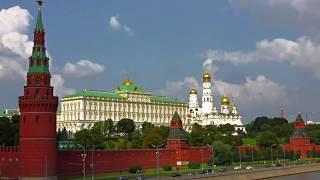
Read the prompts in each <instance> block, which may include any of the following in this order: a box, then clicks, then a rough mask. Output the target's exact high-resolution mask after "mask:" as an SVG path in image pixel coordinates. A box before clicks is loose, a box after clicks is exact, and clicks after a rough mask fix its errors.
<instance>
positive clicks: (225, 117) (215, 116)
mask: <svg viewBox="0 0 320 180" xmlns="http://www.w3.org/2000/svg"><path fill="white" fill-rule="evenodd" d="M202 80H203V91H202V98H201V106H200V105H199V101H198V91H197V90H196V89H195V88H192V89H191V91H190V93H189V104H188V108H189V109H188V110H189V115H188V118H189V120H190V122H192V124H193V123H198V124H200V125H202V126H206V125H216V126H219V125H223V124H231V125H233V126H234V127H235V130H236V131H239V130H241V131H243V132H245V128H244V126H243V124H242V122H241V116H240V115H239V113H238V110H237V107H236V105H235V103H234V101H233V100H230V98H229V97H228V96H227V95H224V96H223V97H222V98H221V100H220V111H218V109H217V107H216V103H215V101H214V97H213V95H212V86H213V82H212V78H211V75H210V73H209V72H208V71H206V72H205V73H204V75H203V78H202Z"/></svg>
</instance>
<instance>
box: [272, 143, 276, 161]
mask: <svg viewBox="0 0 320 180" xmlns="http://www.w3.org/2000/svg"><path fill="white" fill-rule="evenodd" d="M276 145H277V144H272V145H271V163H272V166H273V153H272V148H273V146H276Z"/></svg>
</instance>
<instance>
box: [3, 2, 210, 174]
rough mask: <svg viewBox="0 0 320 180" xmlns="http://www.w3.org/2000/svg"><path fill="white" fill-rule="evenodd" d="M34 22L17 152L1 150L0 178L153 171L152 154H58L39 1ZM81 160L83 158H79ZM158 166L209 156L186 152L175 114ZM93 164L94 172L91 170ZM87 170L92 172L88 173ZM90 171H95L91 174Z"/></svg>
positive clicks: (198, 151) (147, 151)
mask: <svg viewBox="0 0 320 180" xmlns="http://www.w3.org/2000/svg"><path fill="white" fill-rule="evenodd" d="M37 2H38V5H39V7H38V16H37V21H36V27H35V31H34V46H33V50H32V56H31V57H30V58H29V69H28V73H27V84H26V86H24V95H23V96H20V97H19V106H20V113H21V114H20V119H21V121H20V143H19V144H20V146H19V147H1V148H0V177H1V179H2V178H3V177H6V178H7V177H9V178H14V179H16V178H19V179H57V177H59V176H69V175H73V176H77V175H81V174H82V168H83V163H84V164H85V165H86V166H85V167H86V172H87V173H89V172H92V171H94V172H96V173H102V172H121V171H127V170H128V169H129V168H130V167H131V166H133V165H140V166H141V167H142V168H144V169H145V168H152V167H155V166H156V161H157V159H156V151H157V150H155V149H143V150H140V149H139V150H135V149H132V150H120V151H106V150H104V151H95V152H92V151H87V152H86V153H83V152H82V150H78V151H58V150H57V141H56V136H57V134H56V129H57V128H56V127H57V121H56V114H57V107H58V97H56V96H54V95H53V92H54V91H53V89H54V87H52V86H51V82H50V81H51V74H50V72H49V64H50V63H49V58H48V57H47V55H46V48H45V31H44V27H43V23H42V15H41V10H42V4H43V2H42V0H38V1H37ZM82 154H86V158H83V157H82V156H81V155H82ZM159 155H160V166H164V165H171V166H178V165H184V164H187V163H188V162H191V161H192V162H207V161H208V160H209V157H210V156H211V151H210V149H209V148H208V147H206V148H193V147H189V146H188V144H187V140H186V138H185V137H184V131H183V127H182V120H181V118H180V116H179V115H178V113H177V112H175V113H174V115H173V117H172V120H171V122H170V132H169V137H168V142H167V146H166V148H165V149H160V150H159ZM91 164H94V166H90V165H91ZM90 167H91V168H90ZM92 167H94V169H92Z"/></svg>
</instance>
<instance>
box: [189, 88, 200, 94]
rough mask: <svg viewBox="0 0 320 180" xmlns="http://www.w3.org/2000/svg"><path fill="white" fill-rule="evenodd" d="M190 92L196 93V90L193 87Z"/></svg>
mask: <svg viewBox="0 0 320 180" xmlns="http://www.w3.org/2000/svg"><path fill="white" fill-rule="evenodd" d="M190 94H198V91H197V90H196V89H195V88H192V89H191V91H190Z"/></svg>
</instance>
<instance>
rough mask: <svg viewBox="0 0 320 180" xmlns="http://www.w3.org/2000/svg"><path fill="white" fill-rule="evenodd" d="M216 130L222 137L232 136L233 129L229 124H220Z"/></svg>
mask: <svg viewBox="0 0 320 180" xmlns="http://www.w3.org/2000/svg"><path fill="white" fill-rule="evenodd" d="M218 130H219V132H220V133H221V135H223V136H228V135H232V134H233V133H234V127H233V126H232V125H231V124H222V125H220V126H219V127H218Z"/></svg>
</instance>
